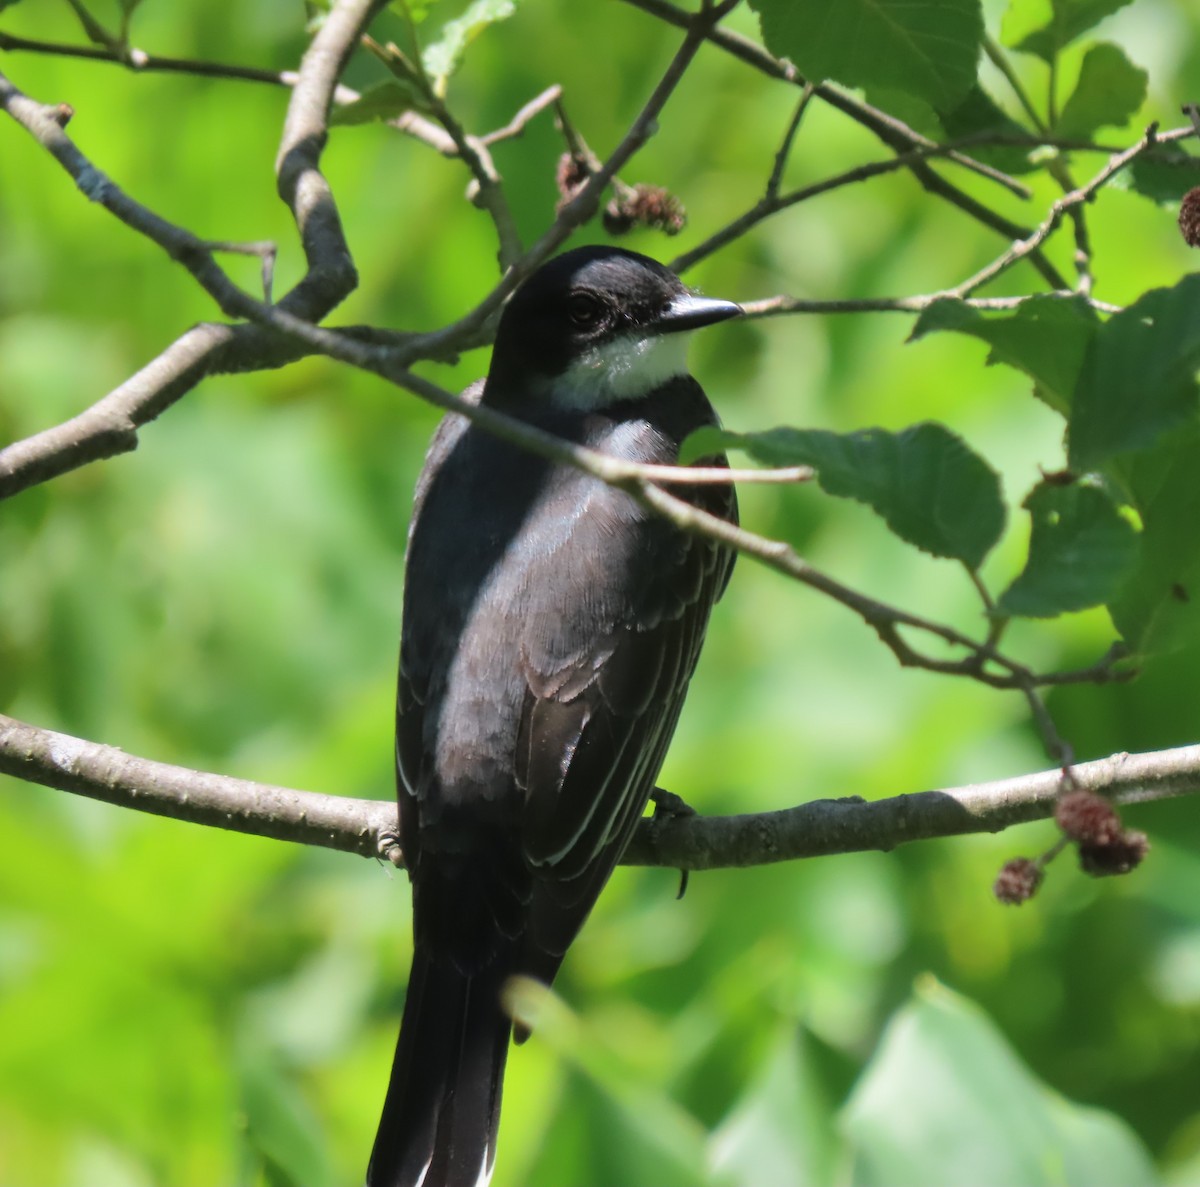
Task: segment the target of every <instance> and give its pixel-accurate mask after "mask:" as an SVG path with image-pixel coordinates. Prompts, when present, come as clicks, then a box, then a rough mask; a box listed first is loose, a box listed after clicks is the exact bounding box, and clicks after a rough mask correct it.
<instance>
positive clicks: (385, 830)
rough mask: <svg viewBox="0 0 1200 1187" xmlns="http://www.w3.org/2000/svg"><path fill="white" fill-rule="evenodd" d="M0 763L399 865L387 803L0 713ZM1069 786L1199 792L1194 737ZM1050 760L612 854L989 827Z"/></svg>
mask: <svg viewBox="0 0 1200 1187" xmlns="http://www.w3.org/2000/svg"><path fill="white" fill-rule="evenodd" d="M0 773H3V774H6V775H11V776H13V777H14V778H17V779H22V780H25V781H26V782H29V783H38V784H41V785H43V786H45V787H53V788H57V789H58V790H59V791H69V792H72V793H73V794H75V795H83V796H88V797H89V798H91V799H97V800H103V801H104V802H105V803H109V804H115V805H118V806H121V807H125V808H134V809H137V810H138V811H142V812H150V813H152V814H154V815H157V816H167V817H170V818H172V819H174V820H183V821H187V822H190V823H193V824H205V825H210V826H212V827H216V828H223V829H228V830H231V831H234V832H241V833H248V834H250V835H252V836H258V837H270V838H272V839H275V840H281V841H295V842H298V843H300V844H305V845H321V846H324V847H325V848H328V849H339V850H342V851H344V852H347V853H357V854H360V855H362V856H364V857H378V858H382V859H384V860H387V861H391V862H394V863H395V864H397V865H400V864H402V854H401V852H400V847H399V841H398V839H397V836H398V833H397V823H396V807H395V804H393V803H391V802H390V801H389V802H385V801H382V800H367V799H351V798H348V797H343V796H336V795H321V794H318V793H315V792H311V791H296V790H293V789H292V788H287V787H276V786H273V785H271V784H266V783H255V782H251V781H250V780H247V779H235V778H232V777H231V776H228V775H215V774H210V773H208V772H203V771H194V770H190V769H188V768H186V767H178V766H172V765H170V764H168V763H161V762H154V761H152V760H150V759H145V758H138V757H136V756H134V755H131V754H126V753H125V752H124V751H123V750H119V749H117V748H116V747H114V746H104V745H102V744H100V743H98V742H90V741H85V740H84V739H82V738H76V737H73V736H71V735H70V734H62V733H57V732H55V731H53V730H47V729H40V728H38V727H37V726H33V725H29V724H27V723H25V722H22V721H17V720H16V719H14V718H12V717H5V716H3V715H0ZM1072 774H1073V776H1074V780H1075V784H1074V785H1075V786H1077V787H1080V788H1085V789H1087V790H1089V791H1096V792H1099V793H1101V794H1103V795H1107V796H1110V797H1111V798H1112V799H1113V801H1114V802H1116V803H1118V804H1131V803H1143V802H1147V801H1150V800H1160V799H1168V798H1171V797H1174V796H1181V795H1193V794H1196V793H1197V792H1200V746H1183V747H1179V748H1178V749H1175V750H1163V751H1158V752H1156V753H1151V754H1116V755H1113V756H1112V757H1111V758H1105V759H1099V760H1097V761H1095V762H1086V763H1080V764H1079V765H1077V766H1075V767H1073V768H1072ZM1061 785H1062V772H1061V771H1060V770H1053V771H1043V772H1040V773H1038V774H1034V775H1023V776H1019V777H1017V778H1012V779H1003V780H999V781H997V782H994V783H979V784H974V785H973V786H969V787H958V788H948V789H945V790H942V791H922V792H916V793H910V794H906V795H897V796H892V797H890V798H888V799H883V800H875V801H872V802H867V801H866V800H863V799H860V798H859V797H857V796H851V797H848V798H845V799H832V800H814V801H812V802H811V803H807V804H800V805H799V806H797V807H794V808H786V809H783V810H782V811H777V812H760V813H754V814H751V815H743V816H667V817H659V818H650V819H647V820H643V821H642V823H641V825H640V826H639V828H638V831H637V833H636V835H635V836H634V839H633V842H632V843H631V844H630V846H629V848H628V850H627V851H626V853H625V855H624V857H623V858H622V862H623V864H625V865H641V866H668V867H672V868H677V869H689V870H714V869H723V868H730V867H741V866H755V865H765V864H767V863H770V862H778V861H793V860H796V859H798V858H803V857H821V856H827V855H830V854H834V853H855V852H862V851H867V850H884V851H886V850H890V849H894V848H895V847H896V846H897V845H902V844H907V843H908V842H911V841H919V840H929V839H932V838H934V837H951V836H959V835H961V834H963V833H981V832H993V833H994V832H1000V831H1001V830H1003V829H1006V828H1009V827H1011V826H1012V825H1014V824H1022V823H1026V822H1028V821H1033V820H1044V819H1046V818H1048V817H1050V816H1052V815H1053V814H1054V807H1055V803H1056V800H1057V797H1058V793H1059V790H1060V788H1061Z"/></svg>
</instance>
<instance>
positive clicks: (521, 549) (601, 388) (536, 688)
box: [367, 246, 742, 1187]
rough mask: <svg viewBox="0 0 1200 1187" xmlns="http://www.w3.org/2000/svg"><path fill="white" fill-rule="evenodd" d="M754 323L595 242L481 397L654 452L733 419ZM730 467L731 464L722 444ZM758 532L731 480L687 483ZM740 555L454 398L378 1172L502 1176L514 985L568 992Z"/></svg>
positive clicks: (411, 635) (515, 325)
mask: <svg viewBox="0 0 1200 1187" xmlns="http://www.w3.org/2000/svg"><path fill="white" fill-rule="evenodd" d="M740 313H742V309H741V307H740V306H738V305H737V304H735V303H734V302H732V301H724V300H718V299H715V298H710V297H704V296H700V295H697V294H696V293H694V292H692V291H690V290H689V289H687V288H686V287H685V286H684V285H683V283H682V282H681V281H680V280H679V278H678V277H677V276H676V275H675V273H673V272H671V271H670V270H669V269H668V268H666V267H665V266H664V265H662V264H660V263H658V262H657V261H655V260H653V259H650V258H649V257H647V256H644V255H639V254H637V253H635V252H631V251H626V250H623V249H618V248H614V247H602V246H593V247H581V248H577V249H575V250H572V251H568V252H565V253H563V254H562V255H559V256H557V257H555V258H553V259H552V260H550V261H549V262H547V263H545V264H543V265H542V266H541V267H540V268H539V269H537V270H536V271H535V272H534V273H533V274H532V275H531V276H530V277H529V278H528V279H527V280H526V281H525V282H524V283H523V284H522V285H521V286H520V287H519V288H518V289H517V290H516V291H515V293H514V294H513V296H512V298H511V300H510V301H509V303H508V304H507V306H506V307H505V309H504V311H503V313H502V314H501V317H500V321H499V324H498V327H497V332H496V338H495V344H494V347H493V351H492V358H491V364H490V366H489V369H488V372H487V376H486V378H485V379H484V380H482V381H478V382H476V383H474V384H472V385H471V387H469V388H468V389H467V391H466V392H465V393H464V396H463V398H464V399H465V400H466V401H467V402H468V403H475V404H479V405H482V406H483V407H487V408H492V409H496V410H498V411H501V412H504V413H507V414H508V415H510V416H512V417H515V418H517V419H519V420H520V421H522V422H524V423H525V424H529V425H533V426H535V427H537V428H539V429H543V430H545V431H547V432H550V433H553V434H554V435H555V436H557V437H559V438H562V439H564V440H566V441H569V442H574V443H575V444H578V445H581V446H585V447H587V448H589V449H593V450H599V451H601V452H603V453H606V454H609V455H612V456H614V457H617V458H621V459H624V460H626V461H630V462H646V463H655V464H674V463H676V462H677V460H678V457H679V449H680V445H681V444H682V442H683V441H684V439H685V438H686V437H687V436H688V435H689V434H690V433H691V432H692V431H693V430H695V429H698V428H701V427H702V426H706V425H717V424H719V421H718V419H717V416H716V413H715V412H714V410H713V408H712V405H711V404H710V403H709V401H708V398H707V397H706V395H705V393H704V391H703V389H702V388H701V386H700V384H699V383H697V381H696V380H695V379H694V378H692V376H691V375H690V374H689V373H688V370H687V363H686V358H685V352H686V343H687V339H688V337H689V333H688V331H691V330H694V329H697V328H699V327H701V326H707V325H710V324H713V323H716V322H720V321H724V320H726V319H728V318H732V317H735V316H737V315H739V314H740ZM705 461H706V464H709V465H720V466H725V465H727V463H726V460H725V458H724V455H717V456H714V457H712V458H708V459H705ZM676 489H677V490H680V489H681V490H683V491H684V492H685V493H684V494H683V496H682V497H684V498H686V499H687V500H688V501H689V502H691V503H692V504H693V505H695V506H697V507H699V508H701V509H703V510H705V511H708V512H711V513H712V514H715V515H718V516H720V517H721V518H723V519H724V520H726V521H729V522H731V523H735V524H736V523H737V501H736V493H735V491H734V489H733V486H732V485H731V484H718V485H694V486H685V487H682V488H676ZM732 565H733V553H732V551H731V550H729V549H728V548H727V547H725V546H723V545H720V544H717V543H715V542H714V541H713V540H711V539H709V538H706V537H702V536H699V535H695V534H688V533H685V532H684V531H683V530H681V529H680V528H678V527H676V526H674V525H673V524H671V523H669V522H668V521H667V520H666V519H664V518H662V517H661V516H659V515H657V514H656V513H654V512H653V511H650V510H648V509H647V508H646V507H644V506H643V505H641V504H640V503H639V502H638V501H637V500H636V499H635V498H634V497H633V496H632V495H631V494H629V493H627V492H625V491H622V490H619V489H616V488H614V487H612V486H609V485H606V484H605V483H604V482H602V481H600V480H599V479H597V478H594V477H592V476H590V475H588V474H586V473H584V472H582V471H581V470H579V469H576V468H574V467H571V466H569V465H566V464H562V463H557V462H550V461H547V460H545V459H543V458H540V457H537V456H535V455H534V454H532V453H530V452H528V451H526V450H523V449H521V448H519V447H518V446H516V445H514V444H510V443H508V442H506V441H503V440H501V439H500V438H499V437H498V436H495V435H493V434H490V433H488V432H486V431H484V430H483V429H482V428H480V427H478V426H476V425H475V424H473V423H472V422H471V421H470V420H469V419H468V418H467V417H464V416H463V415H461V414H459V413H453V412H452V413H449V414H447V415H446V417H445V418H444V419H443V420H442V422H441V423H440V425H439V426H438V428H437V431H436V432H435V434H434V437H433V440H432V442H431V444H430V447H429V451H428V454H427V457H426V460H425V464H424V467H423V469H422V472H421V475H420V477H419V479H418V482H417V488H416V493H415V496H414V510H413V517H412V520H411V524H410V528H409V538H408V547H407V556H406V565H405V586H404V597H403V612H402V632H401V646H400V674H399V682H398V691H397V705H396V769H397V796H398V802H399V833H400V844H401V849H402V851H403V855H404V864H405V867H406V869H407V871H408V873H409V876H410V879H411V882H412V893H413V959H412V970H411V973H410V976H409V981H408V988H407V993H406V999H405V1005H404V1012H403V1016H402V1020H401V1027H400V1036H399V1039H398V1042H397V1046H396V1053H395V1057H394V1061H393V1065H392V1071H391V1076H390V1080H389V1084H388V1088H387V1094H386V1098H385V1101H384V1105H383V1111H382V1116H381V1118H380V1122H379V1128H378V1132H377V1136H376V1139H375V1143H374V1147H373V1150H372V1153H371V1159H370V1164H369V1168H368V1172H367V1187H486V1184H487V1183H489V1181H490V1179H491V1174H492V1168H493V1164H494V1160H495V1155H496V1136H497V1130H498V1126H499V1119H500V1099H501V1087H502V1081H503V1076H504V1068H505V1062H506V1059H507V1056H508V1051H509V1043H510V1038H512V1037H515V1038H516V1040H517V1041H518V1042H521V1041H524V1039H525V1038H526V1037H527V1036H528V1033H529V1032H528V1029H527V1027H525V1026H524V1025H522V1024H521V1023H520V1022H518V1023H516V1024H515V1027H514V1022H513V1020H512V1018H511V1017H510V1015H509V1013H508V1012H507V1011H506V1009H505V1007H504V1004H503V995H504V991H505V986H506V984H507V983H508V982H509V980H510V978H512V977H514V976H523V977H529V978H533V979H535V980H536V981H539V982H541V983H543V984H546V985H549V984H550V983H551V982H552V981H553V979H554V976H555V974H556V972H557V971H558V968H559V965H560V963H561V962H562V960H563V957H564V955H565V953H566V951H567V948H568V946H569V945H570V944H571V942H572V940H574V939H575V937H576V935H577V934H578V932H579V930H580V928H581V927H582V926H583V923H584V921H585V919H586V918H587V916H588V913H589V912H590V910H591V908H592V906H593V904H594V903H595V901H596V898H597V896H598V895H599V894H600V891H601V889H602V888H603V886H604V884H605V882H606V881H607V880H608V877H609V875H610V874H611V873H612V870H613V868H614V866H615V865H616V864H617V862H618V860H619V858H620V856H621V853H622V851H623V850H624V849H625V846H626V844H627V843H628V841H629V839H630V836H631V835H632V833H633V831H634V829H635V827H636V826H637V823H638V820H639V819H640V818H641V816H642V815H643V813H644V811H645V809H646V806H647V803H648V800H649V797H650V795H651V793H652V792H653V791H654V788H655V780H656V778H657V775H658V772H659V769H660V767H661V765H662V762H663V759H664V756H665V754H666V750H667V746H668V743H669V742H670V740H671V735H672V733H673V732H674V730H675V725H676V722H677V720H678V718H679V713H680V709H681V707H682V705H683V700H684V696H685V694H686V692H687V687H688V682H689V680H690V679H691V676H692V673H693V671H694V669H695V666H696V661H697V659H698V657H699V654H700V647H701V643H702V641H703V638H704V633H705V629H706V627H707V624H708V619H709V612H710V610H711V609H712V606H713V604H714V602H716V600H717V599H718V598H719V597H720V596H721V594H722V593H723V592H724V589H725V587H726V584H727V582H728V580H729V574H730V570H731V568H732Z"/></svg>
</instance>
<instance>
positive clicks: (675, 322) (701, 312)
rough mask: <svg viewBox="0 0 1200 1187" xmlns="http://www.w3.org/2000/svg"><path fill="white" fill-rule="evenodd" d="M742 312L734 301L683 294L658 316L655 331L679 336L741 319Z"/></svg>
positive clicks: (654, 326)
mask: <svg viewBox="0 0 1200 1187" xmlns="http://www.w3.org/2000/svg"><path fill="white" fill-rule="evenodd" d="M742 312H743V310H742V307H741V306H740V305H737V304H735V303H734V302H733V301H720V300H716V299H715V298H713V297H697V296H695V295H694V294H692V293H681V294H680V295H679V296H678V297H676V298H675V299H674V300H673V301H672V302H671V303H670V305H668V306H667V307H666V309H664V310H663V311H662V313H660V314H659V315H658V319H657V321H655V322H654V325H653V329H654V331H655V332H656V333H659V334H678V333H680V332H682V331H683V330H697V329H699V328H700V327H701V326H711V325H712V324H713V323H714V322H719V321H725V320H726V319H727V318H731V317H740V316H741V314H742Z"/></svg>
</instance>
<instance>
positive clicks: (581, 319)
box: [567, 293, 604, 330]
mask: <svg viewBox="0 0 1200 1187" xmlns="http://www.w3.org/2000/svg"><path fill="white" fill-rule="evenodd" d="M567 316H568V317H569V318H570V319H571V322H572V324H573V325H574V326H575V327H576V328H577V329H580V330H592V329H595V327H596V326H598V325H599V324H600V322H601V320H602V319H603V317H604V306H603V305H602V304H601V302H600V301H599V300H598V299H597V298H596V297H593V296H592V295H591V293H572V294H571V295H570V296H569V297H568V298H567Z"/></svg>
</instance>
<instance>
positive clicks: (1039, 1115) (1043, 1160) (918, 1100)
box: [842, 978, 1160, 1187]
mask: <svg viewBox="0 0 1200 1187" xmlns="http://www.w3.org/2000/svg"><path fill="white" fill-rule="evenodd" d="M842 1130H843V1132H844V1133H845V1134H846V1135H847V1136H848V1138H849V1139H850V1142H851V1143H852V1146H853V1159H854V1161H853V1166H852V1168H851V1173H850V1176H849V1179H850V1182H851V1183H853V1184H854V1185H855V1187H963V1184H967V1183H969V1184H971V1187H1014V1184H1018V1183H1019V1184H1020V1185H1021V1187H1130V1185H1131V1184H1137V1187H1154V1185H1155V1184H1157V1183H1159V1181H1160V1180H1159V1178H1158V1175H1157V1174H1156V1172H1155V1170H1154V1167H1153V1165H1152V1164H1151V1162H1150V1159H1149V1157H1148V1155H1147V1153H1146V1151H1145V1149H1144V1148H1143V1147H1142V1145H1141V1144H1140V1143H1139V1142H1138V1140H1137V1138H1136V1137H1135V1136H1134V1134H1133V1133H1132V1132H1131V1131H1130V1130H1129V1129H1128V1127H1127V1126H1126V1125H1125V1123H1124V1122H1123V1121H1121V1120H1120V1119H1119V1118H1117V1117H1115V1116H1113V1115H1112V1114H1111V1113H1105V1112H1103V1111H1101V1110H1099V1109H1090V1108H1085V1107H1084V1106H1082V1105H1077V1104H1075V1103H1074V1102H1072V1101H1069V1100H1065V1099H1064V1098H1062V1097H1061V1096H1059V1095H1057V1093H1054V1092H1051V1091H1050V1090H1049V1089H1048V1088H1047V1087H1046V1086H1045V1085H1044V1084H1042V1083H1041V1081H1039V1080H1038V1079H1037V1078H1036V1077H1035V1076H1034V1075H1033V1073H1032V1072H1030V1071H1029V1069H1028V1068H1026V1067H1025V1066H1024V1064H1022V1063H1021V1061H1020V1060H1019V1059H1018V1058H1017V1056H1016V1054H1015V1053H1014V1052H1013V1050H1012V1048H1011V1047H1010V1046H1009V1045H1008V1043H1007V1041H1006V1040H1005V1038H1004V1036H1003V1035H1001V1034H1000V1032H999V1031H998V1030H997V1029H996V1027H995V1025H994V1024H993V1023H992V1021H991V1020H990V1019H989V1018H988V1017H987V1016H986V1015H985V1014H984V1013H983V1012H982V1011H981V1010H980V1009H979V1008H978V1007H977V1006H975V1005H974V1004H973V1003H972V1002H969V1001H967V1000H966V999H965V998H962V997H959V996H958V995H957V994H954V993H951V992H950V991H949V990H948V989H946V988H944V987H943V986H941V985H939V984H937V983H936V982H935V981H933V980H932V978H929V979H925V980H922V982H921V983H919V985H918V987H917V990H916V992H915V993H914V995H913V998H912V1000H911V1001H910V1002H909V1003H908V1004H907V1005H905V1006H903V1007H902V1008H901V1009H900V1010H899V1011H897V1013H896V1014H895V1015H893V1017H892V1020H891V1021H890V1022H889V1024H888V1027H887V1030H886V1031H885V1032H884V1035H883V1039H882V1040H881V1042H880V1044H879V1047H878V1049H877V1050H876V1052H875V1056H874V1058H873V1059H872V1060H871V1062H870V1064H869V1065H868V1066H867V1069H866V1071H865V1072H864V1074H863V1077H862V1079H861V1080H860V1081H859V1082H858V1084H857V1086H856V1087H855V1089H854V1091H853V1092H852V1093H851V1095H850V1099H849V1100H848V1102H847V1104H846V1107H845V1109H844V1110H843V1113H842Z"/></svg>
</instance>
